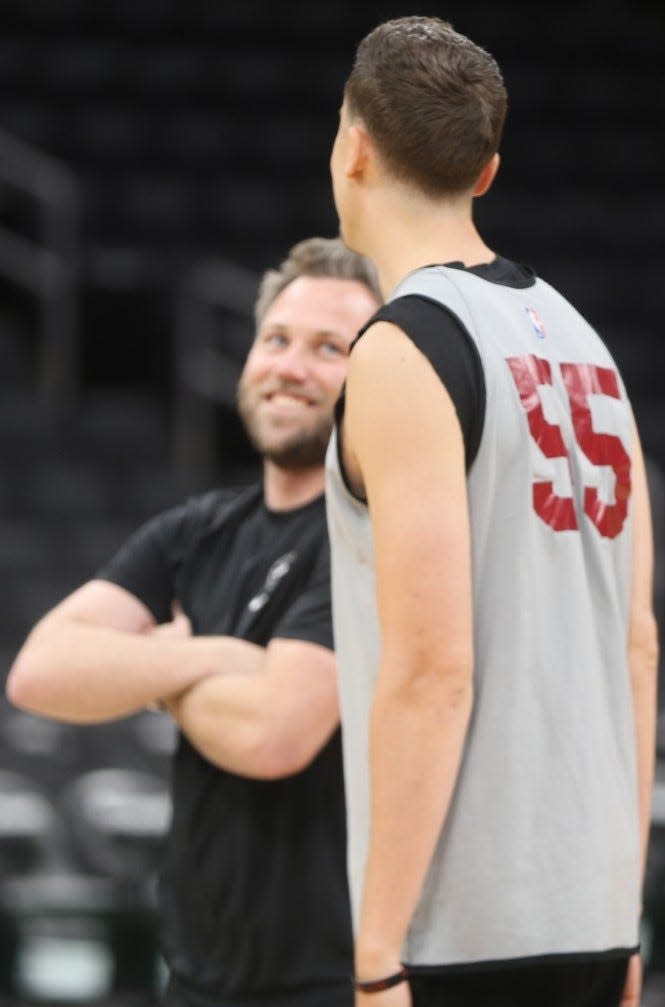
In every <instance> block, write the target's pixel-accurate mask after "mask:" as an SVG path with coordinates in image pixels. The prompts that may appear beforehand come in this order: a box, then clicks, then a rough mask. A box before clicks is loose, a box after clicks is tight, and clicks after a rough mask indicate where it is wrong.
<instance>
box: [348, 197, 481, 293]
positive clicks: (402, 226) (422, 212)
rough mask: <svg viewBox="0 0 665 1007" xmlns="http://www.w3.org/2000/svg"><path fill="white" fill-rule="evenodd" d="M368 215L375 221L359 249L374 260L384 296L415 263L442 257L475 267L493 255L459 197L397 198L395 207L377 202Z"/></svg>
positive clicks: (434, 261)
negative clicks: (445, 199)
mask: <svg viewBox="0 0 665 1007" xmlns="http://www.w3.org/2000/svg"><path fill="white" fill-rule="evenodd" d="M374 220H375V221H378V222H379V225H378V226H377V227H371V228H369V229H368V241H367V243H366V244H367V247H364V248H363V251H364V252H365V254H366V255H367V256H368V257H369V258H370V259H372V260H373V261H374V262H375V264H376V267H377V269H378V272H379V278H380V282H381V289H382V291H383V293H384V295H385V296H386V297H387V296H389V295H390V294H391V293H392V291H393V290H394V289H395V287H396V286H397V284H398V283H399V282H400V281H401V280H402V279H404V277H405V276H407V275H408V274H409V273H412V272H413V271H414V270H416V269H419V268H420V267H421V266H430V265H434V264H439V263H445V262H462V263H464V265H465V266H477V265H480V264H481V263H486V262H491V261H492V260H493V259H494V257H495V256H494V252H493V251H492V250H491V248H489V247H488V246H487V245H486V244H485V242H484V241H483V239H482V238H481V236H480V234H479V233H478V231H477V230H476V226H475V224H474V222H473V218H472V216H471V207H470V203H469V202H465V201H463V200H461V201H459V202H451V203H446V202H442V203H428V202H426V201H422V202H411V203H405V202H404V201H402V202H401V203H400V204H398V207H397V208H396V206H395V204H393V205H392V207H391V206H390V205H389V206H387V207H383V208H380V207H377V213H376V214H375V215H374Z"/></svg>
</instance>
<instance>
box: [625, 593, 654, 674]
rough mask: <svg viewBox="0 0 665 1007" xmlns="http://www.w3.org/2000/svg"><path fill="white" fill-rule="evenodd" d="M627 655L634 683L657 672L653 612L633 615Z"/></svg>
mask: <svg viewBox="0 0 665 1007" xmlns="http://www.w3.org/2000/svg"><path fill="white" fill-rule="evenodd" d="M629 657H630V668H631V677H632V679H633V683H634V684H639V682H640V681H641V680H643V679H651V678H653V677H655V675H656V674H657V672H658V625H657V623H656V618H655V616H654V614H653V612H650V611H644V612H641V613H639V614H638V615H634V616H633V619H632V621H631V627H630V643H629Z"/></svg>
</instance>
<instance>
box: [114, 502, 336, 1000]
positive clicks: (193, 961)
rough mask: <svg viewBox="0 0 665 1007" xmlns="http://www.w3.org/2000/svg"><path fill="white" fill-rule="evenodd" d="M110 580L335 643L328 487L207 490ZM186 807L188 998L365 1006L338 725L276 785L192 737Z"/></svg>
mask: <svg viewBox="0 0 665 1007" xmlns="http://www.w3.org/2000/svg"><path fill="white" fill-rule="evenodd" d="M98 576H99V577H101V578H104V579H106V580H110V581H113V582H114V583H115V584H119V585H120V586H121V587H124V588H125V589H126V590H128V591H130V592H131V593H132V594H133V595H135V596H136V597H137V598H139V599H140V600H141V601H143V603H144V604H145V605H146V606H147V607H148V608H149V609H150V610H151V612H152V613H153V615H154V616H155V618H156V619H157V621H158V622H164V621H166V620H168V619H169V618H170V609H171V602H172V600H173V599H177V600H178V601H179V602H180V604H181V605H182V608H183V610H184V612H185V613H186V615H187V616H188V617H189V618H190V619H191V622H192V627H193V631H194V633H196V634H221V635H230V636H234V637H237V638H241V639H245V640H249V641H251V642H253V643H256V644H259V645H262V646H264V645H266V644H267V643H268V642H269V641H270V640H271V639H273V638H277V637H282V638H291V639H298V640H305V641H309V642H312V643H318V644H321V645H323V646H325V647H332V625H331V611H330V586H329V583H330V560H329V552H328V540H327V533H326V524H325V503H324V499H323V497H319V498H318V499H316V500H315V501H313V502H312V503H310V504H307V505H305V506H304V507H300V508H298V509H296V510H292V511H288V512H272V511H269V510H268V509H267V508H266V507H265V505H264V503H263V497H262V492H261V488H260V487H252V488H251V489H249V490H245V491H243V492H241V493H233V492H228V491H227V492H224V491H219V492H213V493H209V494H206V495H205V496H202V497H199V498H196V499H193V500H191V501H189V502H188V503H186V504H185V505H183V506H181V507H176V508H174V509H173V510H170V511H167V512H165V513H164V514H162V515H160V516H158V517H156V518H154V519H153V520H152V521H150V522H148V523H147V524H146V525H145V526H144V527H143V528H142V529H140V530H139V531H138V532H137V533H136V534H135V535H134V536H133V537H132V538H131V539H130V540H129V541H128V542H127V543H126V545H125V546H124V547H123V548H122V549H121V550H120V552H119V553H118V554H117V555H116V556H115V557H114V559H112V560H111V562H110V563H109V564H108V565H106V566H105V567H104V568H103V569H102V570H100V571H99V573H98ZM173 808H174V812H173V823H172V827H171V831H170V835H169V839H168V843H167V854H166V860H165V864H164V869H163V871H162V875H161V879H160V907H161V919H162V939H163V945H164V949H165V954H166V958H167V961H168V963H169V966H170V968H171V969H172V972H173V974H174V976H175V977H176V979H177V981H178V983H179V985H180V987H181V988H182V991H183V993H184V994H185V995H186V997H187V1000H188V1002H190V1003H191V1004H193V1005H195V1007H199V1005H200V1007H212V1005H220V1004H223V1005H225V1007H230V1005H236V1004H237V1005H240V1004H242V1005H248V1004H251V1003H253V1002H254V998H255V997H256V998H257V1001H258V1002H261V1003H268V1002H269V1003H270V1004H278V1003H282V999H283V1002H284V1004H293V1005H294V1007H296V1005H302V1007H309V1005H311V1007H346V1005H348V1007H351V1004H352V997H351V993H350V984H349V975H350V974H351V972H352V952H351V924H350V916H349V904H348V893H347V881H346V863H345V856H346V849H345V847H346V835H345V819H344V799H343V787H342V769H341V746H340V737H339V732H337V733H336V734H335V736H334V737H333V738H332V740H331V741H330V742H329V743H328V744H327V745H326V746H325V748H324V749H323V750H322V751H321V752H320V753H319V755H318V756H317V757H316V758H315V759H314V761H313V762H312V763H311V764H310V766H309V767H308V768H307V769H305V770H304V771H303V772H301V773H298V774H297V775H295V776H291V777H288V778H285V779H281V780H275V781H261V780H252V779H247V778H245V777H241V776H238V775H235V774H233V773H227V772H225V771H223V770H221V769H219V768H217V767H215V766H214V765H212V764H211V763H210V762H209V761H207V760H206V759H205V758H204V757H203V756H201V755H200V754H199V753H198V752H197V751H196V749H195V748H194V747H193V746H192V745H190V743H189V742H188V741H187V739H186V738H185V737H184V735H181V736H180V738H179V744H178V749H177V752H176V756H175V762H174V774H173ZM268 994H270V995H269V996H268V999H266V1000H261V999H260V998H261V997H266V996H267V995H268Z"/></svg>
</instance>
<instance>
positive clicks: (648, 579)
mask: <svg viewBox="0 0 665 1007" xmlns="http://www.w3.org/2000/svg"><path fill="white" fill-rule="evenodd" d="M632 458H633V468H632V483H633V492H632V507H633V571H632V590H631V606H630V624H629V634H628V664H629V668H630V681H631V689H632V694H633V711H634V717H635V737H636V743H637V772H638V795H639V809H640V834H641V840H642V872H643V873H644V868H645V865H646V857H647V847H648V842H649V826H650V823H651V791H652V786H653V775H654V760H655V749H656V684H657V679H658V631H657V626H656V618H655V616H654V613H653V604H652V591H653V535H652V527H651V512H650V506H649V493H648V487H647V480H646V472H645V468H644V459H643V456H642V449H641V447H640V442H639V437H638V434H637V430H635V431H634V433H633V451H632ZM640 985H641V970H640V965H639V958H638V956H634V958H633V959H632V961H631V963H630V967H629V971H628V978H627V981H626V987H625V989H624V995H623V999H622V1001H621V1002H622V1005H625V1007H638V1004H639V1002H640Z"/></svg>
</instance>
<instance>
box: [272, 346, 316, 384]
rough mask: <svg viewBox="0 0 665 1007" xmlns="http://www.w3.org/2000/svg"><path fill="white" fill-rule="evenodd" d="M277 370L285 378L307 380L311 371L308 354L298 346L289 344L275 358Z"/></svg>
mask: <svg viewBox="0 0 665 1007" xmlns="http://www.w3.org/2000/svg"><path fill="white" fill-rule="evenodd" d="M275 370H276V372H277V374H279V376H280V377H281V378H282V379H284V380H286V379H289V380H291V381H305V380H306V379H307V377H308V373H309V369H308V365H307V354H306V353H305V352H304V351H303V350H302V349H300V348H299V347H298V346H288V347H287V348H286V349H285V350H284V352H283V353H280V354H279V356H278V357H277V358H276V359H275Z"/></svg>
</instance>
